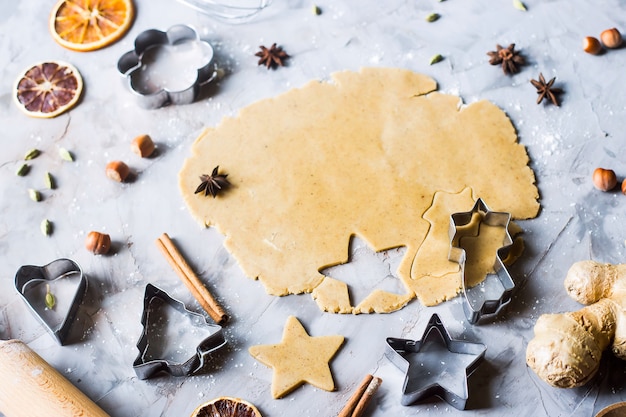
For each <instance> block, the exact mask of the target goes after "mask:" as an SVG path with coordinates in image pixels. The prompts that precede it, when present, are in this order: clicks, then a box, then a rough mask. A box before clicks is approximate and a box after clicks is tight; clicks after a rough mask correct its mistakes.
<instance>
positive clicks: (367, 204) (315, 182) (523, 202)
mask: <svg viewBox="0 0 626 417" xmlns="http://www.w3.org/2000/svg"><path fill="white" fill-rule="evenodd" d="M436 88H437V87H436V83H435V81H434V80H433V79H431V78H429V77H427V76H425V75H420V74H416V73H414V72H411V71H408V70H403V69H389V68H366V69H362V70H361V71H360V72H350V71H346V72H340V73H336V74H333V76H332V81H331V82H318V81H313V82H310V83H308V84H307V85H305V86H304V87H302V88H298V89H293V90H291V91H288V92H286V93H284V94H282V95H279V96H277V97H275V98H270V99H266V100H262V101H259V102H257V103H254V104H252V105H250V106H248V107H246V108H244V109H242V110H241V111H240V113H239V115H238V116H237V117H235V118H226V119H224V120H223V121H222V122H221V123H220V125H219V126H217V127H215V128H209V129H206V130H205V131H204V132H203V133H202V134H201V135H200V137H199V138H198V139H197V140H196V141H195V142H194V144H193V146H192V155H191V156H190V157H189V158H188V159H187V160H186V161H185V163H184V165H183V168H182V170H181V172H180V174H179V184H180V188H181V191H182V195H183V198H184V200H185V202H186V203H187V205H188V207H189V210H190V212H191V214H192V215H193V216H194V217H195V218H196V219H198V220H199V221H200V222H202V223H203V224H205V225H206V226H215V227H217V228H218V230H219V231H220V232H221V233H222V234H224V235H225V237H226V238H225V245H226V247H227V248H228V250H229V251H230V252H231V253H232V254H233V255H234V256H235V258H236V259H237V260H238V262H239V264H240V265H241V267H242V268H243V270H244V272H245V273H246V275H248V276H250V277H253V278H258V279H259V280H260V281H261V282H262V283H263V285H264V286H265V288H266V290H267V291H268V292H269V293H270V294H273V295H287V294H297V293H303V292H313V293H314V294H313V295H314V297H315V298H316V300H317V302H318V305H319V306H320V308H321V309H322V310H325V311H332V312H342V313H350V312H354V313H360V312H372V311H376V312H389V311H394V310H396V309H399V308H401V307H403V306H404V305H405V304H406V303H407V302H408V301H409V300H410V299H412V298H414V297H415V296H418V298H419V299H420V300H421V301H422V302H423V303H424V304H427V305H432V304H436V303H438V302H441V301H443V300H445V299H448V298H450V297H452V296H454V295H455V294H456V292H458V274H457V275H455V272H454V269H451V268H452V267H451V265H450V264H449V262H448V261H447V255H448V248H449V242H448V241H447V239H448V234H447V225H448V221H449V220H448V216H449V214H451V213H452V212H454V211H467V210H469V209H471V207H472V205H473V201H474V199H475V198H477V197H481V198H482V199H483V200H484V201H485V202H486V203H487V204H488V205H489V207H490V208H491V209H492V210H494V211H508V212H511V213H512V215H513V217H514V218H517V219H526V218H532V217H534V216H536V215H537V213H538V210H539V203H538V191H537V188H536V186H535V177H534V173H533V172H532V170H531V169H530V168H529V167H528V155H527V153H526V150H525V149H524V147H523V146H521V145H520V144H518V143H517V135H516V133H515V129H514V127H513V125H512V124H511V122H510V120H509V119H508V117H507V116H506V115H505V114H504V112H503V111H502V110H500V109H499V108H498V107H496V106H495V105H494V104H492V103H489V102H487V101H479V102H476V103H472V104H470V105H467V106H464V105H462V103H461V100H460V98H459V97H456V96H452V95H445V94H440V93H437V92H436V91H435V90H436ZM216 165H219V166H220V172H222V173H227V174H228V179H229V181H230V182H231V184H232V186H231V187H230V188H229V189H228V190H227V191H226V192H224V193H222V194H220V195H219V196H218V197H217V198H207V197H205V196H203V195H201V194H194V191H195V189H196V188H197V186H198V184H199V176H200V175H202V174H208V173H210V172H211V170H212V169H213V167H215V166H216ZM438 192H440V193H442V194H441V195H443V194H444V193H445V194H449V195H450V196H455V195H456V196H458V198H451V199H450V201H451V202H448V203H446V204H442V205H441V208H437V204H435V203H437V202H436V201H435V195H436V193H438ZM452 200H458V201H457V202H455V201H452ZM431 208H432V210H430V211H429V213H428V215H426V218H424V217H423V216H424V215H425V213H426V212H427V210H429V209H431ZM438 210H444V211H445V212H437V211H438ZM443 218H445V219H446V224H445V225H440V224H439V223H434V220H433V219H443ZM428 219H430V220H428ZM439 221H441V220H437V222H439ZM431 222H433V223H431ZM444 229H445V233H443V232H442V230H444ZM353 234H358V235H359V236H362V237H363V238H364V239H365V240H366V241H367V242H368V244H369V245H370V246H371V247H372V248H374V249H375V250H377V251H380V250H384V249H388V248H392V247H397V246H405V247H406V248H407V251H406V255H405V258H404V260H403V262H402V265H401V266H400V268H399V270H398V275H399V278H400V279H401V280H402V282H403V283H404V286H405V287H406V293H404V294H391V293H388V292H385V291H374V292H373V293H372V294H371V296H370V297H368V298H367V300H366V302H365V301H364V302H361V303H360V304H359V307H358V308H355V307H353V306H351V305H350V302H349V297H348V293H347V286H346V285H345V284H344V283H342V282H339V281H336V280H331V279H330V278H328V279H327V278H326V277H324V276H323V275H322V274H321V273H320V272H319V271H320V270H322V269H324V268H326V267H328V266H331V265H336V264H339V263H343V262H346V260H347V258H348V253H347V248H348V244H349V240H350V236H351V235H353ZM427 238H428V240H429V241H432V242H434V243H433V244H434V245H435V246H436V247H437V248H438V249H437V250H435V251H434V252H433V250H430V249H429V248H426V247H422V246H423V244H424V241H425V239H427ZM444 249H445V250H444ZM457 266H458V265H457ZM446 277H447V278H446ZM320 300H321V301H320Z"/></svg>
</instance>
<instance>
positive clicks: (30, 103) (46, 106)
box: [13, 61, 83, 118]
mask: <svg viewBox="0 0 626 417" xmlns="http://www.w3.org/2000/svg"><path fill="white" fill-rule="evenodd" d="M82 91H83V79H82V77H81V76H80V73H79V72H78V70H77V69H76V68H74V67H73V66H72V65H70V64H67V63H65V62H59V61H50V62H42V63H39V64H36V65H33V66H32V67H30V68H28V69H27V70H26V71H24V72H23V73H22V74H21V75H20V76H19V77H18V79H17V82H16V83H15V88H14V90H13V98H14V99H15V103H16V104H17V106H18V107H19V108H20V109H21V110H22V111H23V112H25V113H26V114H28V115H29V116H33V117H44V118H50V117H55V116H58V115H59V114H61V113H63V112H64V111H67V110H69V109H70V108H72V107H73V106H74V105H75V104H76V102H77V101H78V99H79V98H80V93H81V92H82Z"/></svg>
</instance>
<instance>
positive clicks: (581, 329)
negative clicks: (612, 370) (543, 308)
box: [526, 261, 626, 388]
mask: <svg viewBox="0 0 626 417" xmlns="http://www.w3.org/2000/svg"><path fill="white" fill-rule="evenodd" d="M565 289H566V291H567V293H568V295H569V296H570V297H572V298H573V299H575V300H576V301H578V302H580V303H582V304H586V305H587V307H584V308H582V309H581V310H579V311H575V312H568V313H563V314H544V315H542V316H541V317H539V319H538V320H537V323H536V324H535V338H534V339H532V340H531V341H530V342H529V344H528V347H527V349H526V363H527V364H528V366H529V367H530V368H531V369H532V370H533V371H534V372H535V373H536V374H537V375H538V376H539V377H540V378H541V379H543V380H544V381H546V382H547V383H549V384H550V385H552V386H555V387H559V388H573V387H578V386H581V385H584V384H586V383H587V382H588V381H589V380H591V379H592V378H593V376H594V375H595V374H596V373H597V371H598V368H599V366H600V359H601V357H602V352H604V350H605V349H606V348H607V347H609V346H611V350H612V351H613V354H614V355H615V356H617V357H618V358H620V359H624V360H626V319H625V315H626V264H622V265H611V264H600V263H597V262H594V261H581V262H577V263H575V264H574V265H572V267H571V268H570V269H569V271H568V272H567V276H566V278H565Z"/></svg>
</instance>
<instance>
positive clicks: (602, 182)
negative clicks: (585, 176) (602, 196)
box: [593, 168, 617, 191]
mask: <svg viewBox="0 0 626 417" xmlns="http://www.w3.org/2000/svg"><path fill="white" fill-rule="evenodd" d="M593 185H595V187H596V188H597V189H598V190H601V191H610V190H612V189H613V188H615V186H616V185H617V176H616V175H615V171H613V170H612V169H604V168H596V169H595V170H594V171H593Z"/></svg>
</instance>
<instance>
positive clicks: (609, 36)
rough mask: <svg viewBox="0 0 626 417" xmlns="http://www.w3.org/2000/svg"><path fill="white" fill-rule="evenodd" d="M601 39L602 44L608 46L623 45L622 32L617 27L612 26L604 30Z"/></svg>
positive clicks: (617, 46)
mask: <svg viewBox="0 0 626 417" xmlns="http://www.w3.org/2000/svg"><path fill="white" fill-rule="evenodd" d="M600 40H601V41H602V44H603V45H604V46H606V47H607V48H611V49H612V48H619V47H620V46H622V34H621V33H620V32H619V30H617V28H611V29H607V30H604V31H602V33H601V34H600Z"/></svg>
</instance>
